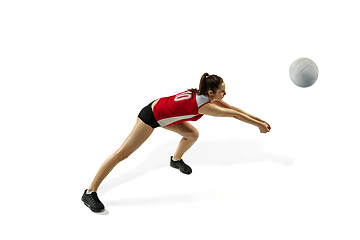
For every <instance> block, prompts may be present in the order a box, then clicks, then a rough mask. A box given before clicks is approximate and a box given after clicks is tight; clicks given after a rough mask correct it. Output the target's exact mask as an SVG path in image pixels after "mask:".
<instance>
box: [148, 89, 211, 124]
mask: <svg viewBox="0 0 360 240" xmlns="http://www.w3.org/2000/svg"><path fill="white" fill-rule="evenodd" d="M207 103H210V100H209V98H208V97H206V96H204V95H198V94H196V93H194V92H191V91H189V90H188V91H185V92H181V93H179V94H176V95H173V96H170V97H164V98H160V99H159V101H158V102H157V104H156V105H155V107H154V109H153V112H154V117H155V119H156V121H157V122H158V123H159V124H160V126H161V127H167V126H171V125H176V124H178V123H181V122H185V121H197V120H199V119H200V118H201V117H202V116H203V114H199V112H198V111H199V108H200V107H202V106H203V105H205V104H207Z"/></svg>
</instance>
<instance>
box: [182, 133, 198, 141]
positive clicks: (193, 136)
mask: <svg viewBox="0 0 360 240" xmlns="http://www.w3.org/2000/svg"><path fill="white" fill-rule="evenodd" d="M185 138H186V139H188V140H190V141H193V142H195V141H196V140H197V139H198V138H199V132H198V131H193V132H189V133H187V134H186V136H185Z"/></svg>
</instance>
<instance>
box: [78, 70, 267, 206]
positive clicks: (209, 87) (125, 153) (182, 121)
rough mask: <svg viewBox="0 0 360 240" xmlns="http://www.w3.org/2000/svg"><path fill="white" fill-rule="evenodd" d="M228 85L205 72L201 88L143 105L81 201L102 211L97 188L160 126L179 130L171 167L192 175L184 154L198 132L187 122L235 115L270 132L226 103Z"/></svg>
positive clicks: (259, 121)
mask: <svg viewBox="0 0 360 240" xmlns="http://www.w3.org/2000/svg"><path fill="white" fill-rule="evenodd" d="M225 95H226V92H225V84H224V81H223V79H222V78H221V77H218V76H216V75H209V74H208V73H204V74H203V75H202V77H201V80H200V85H199V90H197V89H190V90H187V91H185V92H182V93H179V94H177V95H174V96H170V97H164V98H160V99H157V100H155V101H153V102H152V103H150V104H149V105H148V106H146V107H145V108H143V109H142V110H141V111H140V113H139V116H138V118H137V121H136V124H135V127H134V129H133V130H132V132H131V133H130V135H129V136H128V137H127V139H126V140H125V142H124V143H123V144H122V146H121V147H120V148H119V149H118V150H117V151H116V152H115V153H114V154H112V155H111V156H110V157H109V158H108V159H107V160H106V161H105V162H104V163H103V164H102V166H101V167H100V169H99V171H98V172H97V174H96V176H95V178H94V180H93V182H92V183H91V185H90V187H89V188H88V189H86V190H85V192H84V194H83V196H82V198H81V200H82V201H83V202H84V203H85V205H86V206H88V207H89V208H90V209H91V210H92V211H94V212H102V211H103V210H104V205H103V204H102V203H101V201H100V200H99V198H98V196H97V193H96V191H97V189H98V187H99V185H100V184H101V182H102V181H103V180H104V178H105V177H106V176H107V175H108V174H109V173H110V171H111V170H112V169H113V168H114V167H115V166H116V165H117V164H118V163H119V162H120V161H122V160H124V159H126V158H127V157H129V156H130V155H131V154H132V153H133V152H134V151H135V150H136V149H138V148H139V147H140V146H141V145H142V144H143V143H144V142H145V140H146V139H148V137H149V136H150V135H151V133H152V132H153V131H154V129H155V128H157V127H162V128H164V129H167V130H170V131H173V132H176V133H178V134H180V135H181V136H183V138H182V139H181V141H180V143H179V145H178V147H177V149H176V151H175V153H174V156H171V158H170V166H171V167H173V168H176V169H179V170H180V171H181V172H182V173H185V174H190V173H191V172H192V170H191V168H190V167H189V166H188V165H187V164H185V163H184V161H183V160H182V156H183V154H184V153H185V152H186V151H187V150H188V149H189V148H190V147H191V146H192V145H193V144H194V143H195V141H196V139H197V138H198V135H199V133H198V131H197V130H196V128H194V127H193V126H192V125H191V124H190V123H189V122H188V121H197V120H198V119H200V118H201V117H202V116H203V115H204V114H206V115H210V116H217V117H234V118H236V119H238V120H241V121H243V122H246V123H249V124H252V125H254V126H256V127H258V128H259V130H260V132H261V133H267V132H269V131H270V129H271V127H270V125H269V124H268V123H266V122H265V121H263V120H261V119H259V118H257V117H254V116H252V115H250V114H248V113H246V112H244V111H242V110H240V109H238V108H236V107H233V106H231V105H229V104H227V103H225V102H224V101H223V100H222V99H223V97H224V96H225Z"/></svg>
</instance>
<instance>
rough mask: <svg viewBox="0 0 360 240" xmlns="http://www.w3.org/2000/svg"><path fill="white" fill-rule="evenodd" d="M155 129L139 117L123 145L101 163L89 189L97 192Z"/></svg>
mask: <svg viewBox="0 0 360 240" xmlns="http://www.w3.org/2000/svg"><path fill="white" fill-rule="evenodd" d="M153 131H154V129H153V128H152V127H150V126H149V125H147V124H145V123H144V122H143V121H142V120H141V119H140V118H137V121H136V124H135V127H134V129H133V130H132V132H131V133H130V135H129V136H128V137H127V138H126V140H125V142H124V143H123V145H122V146H121V147H120V148H119V149H118V150H117V151H116V152H115V153H114V154H113V155H111V156H110V157H109V158H108V159H107V160H106V161H105V162H104V163H103V164H102V165H101V167H100V169H99V171H98V172H97V174H96V176H95V178H94V180H93V181H92V183H91V185H90V187H89V189H88V190H89V191H93V192H96V191H97V189H98V187H99V186H100V184H101V182H102V181H103V180H104V178H105V177H106V176H107V175H108V174H109V173H110V172H111V170H112V169H113V168H114V167H115V166H116V165H117V164H118V163H119V162H121V161H122V160H124V159H126V158H127V157H129V156H130V155H131V154H132V153H133V152H134V151H135V150H136V149H138V148H139V147H140V146H141V145H142V144H143V143H144V142H145V141H146V139H148V137H149V136H150V135H151V134H152V132H153Z"/></svg>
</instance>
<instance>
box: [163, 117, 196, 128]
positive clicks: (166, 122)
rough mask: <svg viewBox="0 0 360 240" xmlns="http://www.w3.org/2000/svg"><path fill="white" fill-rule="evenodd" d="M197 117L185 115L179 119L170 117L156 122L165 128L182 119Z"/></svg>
mask: <svg viewBox="0 0 360 240" xmlns="http://www.w3.org/2000/svg"><path fill="white" fill-rule="evenodd" d="M195 116H197V115H186V116H179V117H171V118H164V119H161V120H159V121H158V123H159V124H160V126H161V127H164V126H167V125H169V124H171V123H174V122H177V121H179V120H183V119H190V118H192V117H195Z"/></svg>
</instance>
